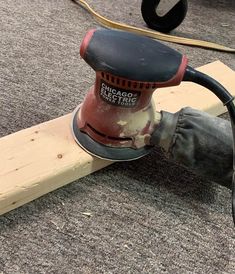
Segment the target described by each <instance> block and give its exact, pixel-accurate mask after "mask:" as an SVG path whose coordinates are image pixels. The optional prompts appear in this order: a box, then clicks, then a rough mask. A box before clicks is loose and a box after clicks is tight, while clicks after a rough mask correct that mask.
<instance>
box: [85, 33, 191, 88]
mask: <svg viewBox="0 0 235 274" xmlns="http://www.w3.org/2000/svg"><path fill="white" fill-rule="evenodd" d="M80 55H81V57H82V58H83V59H84V60H85V61H86V62H87V63H88V64H89V65H90V66H91V67H92V68H93V69H94V70H95V71H96V72H97V71H102V72H106V73H110V74H111V75H113V76H117V77H121V78H125V79H128V80H129V81H135V82H136V81H137V82H144V83H149V84H155V86H156V87H166V86H175V85H178V84H180V82H181V81H182V79H183V76H184V73H185V69H186V67H187V62H188V60H187V57H186V56H184V55H182V54H180V53H179V52H178V51H176V50H174V49H172V48H170V47H168V46H165V45H164V44H162V43H160V42H158V41H156V40H153V39H149V38H148V37H144V36H140V35H135V34H132V33H128V32H123V31H113V30H107V29H92V30H90V31H88V32H87V34H86V35H85V37H84V39H83V41H82V44H81V47H80Z"/></svg>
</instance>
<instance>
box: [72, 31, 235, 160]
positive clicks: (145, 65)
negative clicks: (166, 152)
mask: <svg viewBox="0 0 235 274" xmlns="http://www.w3.org/2000/svg"><path fill="white" fill-rule="evenodd" d="M80 55H81V57H82V58H83V59H84V60H85V61H86V63H88V64H89V65H90V66H91V68H92V69H93V70H94V71H95V72H96V80H95V84H94V86H93V87H92V88H91V89H90V90H89V92H88V93H87V95H86V96H85V99H84V101H83V103H82V104H81V105H79V106H78V107H77V108H76V110H75V111H74V115H73V120H72V130H73V135H74V138H75V140H76V141H77V142H78V143H79V144H80V146H82V147H83V148H84V149H85V150H86V151H87V152H88V153H90V154H93V155H95V156H96V157H99V158H102V159H107V160H111V161H130V160H134V159H138V158H140V157H143V156H145V155H146V154H148V153H149V152H150V151H151V150H152V149H153V146H152V145H151V144H150V142H149V140H150V138H151V135H152V134H153V132H154V131H155V130H157V126H158V123H159V119H160V118H159V113H158V112H157V111H156V110H155V104H154V102H153V101H152V94H153V92H154V91H155V90H157V89H158V88H163V87H169V86H176V85H179V84H180V83H181V81H192V82H195V83H197V84H200V85H202V86H204V87H206V88H207V89H209V90H211V91H212V92H213V93H214V94H215V95H216V96H217V97H218V98H219V99H220V100H221V101H222V102H223V103H224V105H226V106H227V108H228V111H229V113H230V116H231V120H232V124H234V121H235V118H234V117H235V111H234V109H235V108H234V105H233V102H232V101H233V97H232V96H231V95H230V94H229V92H228V91H227V90H225V88H224V87H223V86H221V85H220V84H219V83H218V82H217V81H215V80H214V79H212V78H211V77H209V76H207V75H205V74H203V73H201V72H199V71H196V70H195V69H193V68H192V67H190V66H188V59H187V57H186V56H184V55H182V54H181V53H179V52H178V51H176V50H174V49H172V48H170V47H168V46H166V45H165V44H162V43H160V42H159V41H157V40H154V39H152V38H149V37H145V36H141V35H138V34H134V33H129V32H126V31H121V30H110V29H102V28H101V29H91V30H89V31H88V32H87V33H86V35H85V37H84V39H83V41H82V44H81V47H80Z"/></svg>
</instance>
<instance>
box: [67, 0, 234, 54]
mask: <svg viewBox="0 0 235 274" xmlns="http://www.w3.org/2000/svg"><path fill="white" fill-rule="evenodd" d="M71 1H73V2H74V3H76V4H78V5H81V6H82V7H83V8H84V9H85V10H87V11H88V12H89V13H90V14H91V15H92V16H93V17H94V18H95V19H96V20H97V22H99V23H100V24H101V25H102V26H104V27H108V28H113V29H119V30H125V31H129V32H133V33H137V34H140V35H144V36H148V37H151V38H154V39H158V40H162V41H167V42H171V43H177V44H183V45H190V46H196V47H202V48H208V49H214V50H219V51H224V52H230V53H235V49H234V48H229V47H226V46H223V45H219V44H216V43H212V42H208V41H203V40H197V39H190V38H184V37H180V36H173V35H168V34H164V33H161V32H158V31H151V30H145V29H141V28H137V27H133V26H129V25H126V24H122V23H117V22H114V21H111V20H109V19H107V18H105V17H103V16H102V15H100V14H98V13H97V12H96V11H94V10H93V9H92V8H91V7H90V6H89V5H88V3H87V2H86V1H85V0H77V1H76V0H71Z"/></svg>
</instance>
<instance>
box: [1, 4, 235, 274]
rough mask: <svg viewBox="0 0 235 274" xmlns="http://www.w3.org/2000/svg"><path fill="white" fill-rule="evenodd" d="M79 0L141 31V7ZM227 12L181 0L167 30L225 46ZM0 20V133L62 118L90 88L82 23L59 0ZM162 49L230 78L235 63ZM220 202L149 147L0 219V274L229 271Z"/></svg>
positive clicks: (205, 53) (214, 190)
mask: <svg viewBox="0 0 235 274" xmlns="http://www.w3.org/2000/svg"><path fill="white" fill-rule="evenodd" d="M89 3H91V4H92V5H93V7H94V8H96V10H97V11H99V12H101V13H102V14H103V15H106V16H107V17H109V18H112V19H115V20H118V21H122V22H126V23H129V24H132V25H135V26H141V27H145V24H144V22H143V19H142V17H141V13H140V4H141V1H137V0H134V1H128V0H115V1H107V0H106V1H103V0H96V1H94V0H90V1H89ZM234 3H235V2H234V1H233V0H218V1H213V0H191V1H189V11H188V14H187V17H186V19H185V21H184V22H183V24H182V25H181V26H180V27H179V28H178V29H177V30H175V31H174V32H173V33H175V34H177V35H184V36H187V37H194V38H201V39H207V40H210V41H215V42H218V43H223V44H225V45H231V46H232V45H233V46H235V44H234V41H235V30H234V26H235V16H234V12H235V5H234ZM0 21H1V25H0V86H1V92H0V121H1V123H0V136H4V135H7V134H10V133H12V132H15V131H18V130H20V129H23V128H27V127H29V126H32V125H35V124H37V123H40V122H43V121H47V120H50V119H53V118H55V117H58V116H61V115H64V114H66V113H69V112H71V111H72V110H73V109H74V108H75V107H76V105H77V104H79V103H80V102H81V101H82V99H83V96H84V94H85V93H86V90H87V89H88V88H89V87H90V85H91V84H92V82H93V80H94V73H93V71H92V70H91V69H90V68H89V67H88V66H87V65H86V64H85V63H84V62H83V61H82V60H81V58H80V57H79V46H80V42H81V40H82V38H83V36H84V34H85V33H86V31H87V30H88V29H89V28H91V27H94V26H97V25H96V23H95V22H94V20H93V19H92V17H91V16H90V15H89V14H87V13H86V12H85V11H84V10H83V9H82V8H79V7H77V6H76V5H74V4H73V3H72V2H70V1H69V0H50V1H43V0H37V1H36V0H16V1H10V0H4V1H1V2H0ZM166 44H168V43H166ZM169 45H171V46H172V47H174V48H175V49H177V50H180V51H181V52H183V53H185V54H187V55H188V57H189V60H190V63H191V65H192V66H200V65H204V64H206V63H209V62H212V61H215V60H217V59H220V60H221V61H222V62H224V63H225V64H227V65H228V66H230V67H231V68H233V69H235V59H234V55H231V54H227V53H221V52H216V51H210V50H205V49H199V48H193V47H186V46H180V45H176V44H169ZM0 163H1V162H0ZM230 194H231V193H230V191H229V190H228V189H226V188H224V187H222V186H219V185H217V184H214V183H212V182H207V181H205V180H203V179H202V178H199V177H197V176H194V175H193V174H191V173H190V172H188V171H186V170H184V169H183V168H181V167H179V166H177V165H176V164H174V163H169V162H168V161H166V160H165V159H164V157H163V156H162V154H161V153H160V152H159V151H158V150H155V151H154V152H153V153H152V154H151V155H149V156H147V157H145V158H142V159H140V160H137V161H134V162H130V163H118V164H114V165H112V166H109V167H107V168H105V169H103V170H101V171H98V172H96V173H94V174H92V175H90V176H87V177H85V178H83V179H80V180H79V181H77V182H74V183H71V184H70V185H68V186H66V187H63V188H61V189H59V190H57V191H54V192H52V193H50V194H48V195H45V196H44V197H42V198H40V199H37V200H36V201H34V202H31V203H29V204H27V205H25V206H23V207H21V208H19V209H16V210H14V211H12V212H10V213H7V214H5V215H4V216H2V217H0V243H1V244H0V273H4V274H5V273H17V274H18V273H19V274H21V273H22V274H26V273H30V274H35V273H66V274H67V273H68V274H70V273H92V274H95V273H180V274H181V273H213V274H214V273H235V255H234V247H235V241H234V229H233V225H232V219H231V206H230ZM84 212H85V213H90V216H87V215H85V214H84Z"/></svg>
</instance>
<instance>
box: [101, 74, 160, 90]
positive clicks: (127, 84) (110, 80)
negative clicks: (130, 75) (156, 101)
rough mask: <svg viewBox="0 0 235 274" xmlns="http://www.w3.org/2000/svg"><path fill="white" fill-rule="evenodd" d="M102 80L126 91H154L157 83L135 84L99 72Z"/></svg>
mask: <svg viewBox="0 0 235 274" xmlns="http://www.w3.org/2000/svg"><path fill="white" fill-rule="evenodd" d="M101 76H102V78H103V79H104V80H105V81H107V82H108V83H110V84H117V85H118V86H122V87H124V88H128V89H138V90H139V89H156V88H157V83H152V82H135V81H130V80H126V79H123V78H119V77H116V76H113V75H112V74H109V73H105V72H101Z"/></svg>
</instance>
